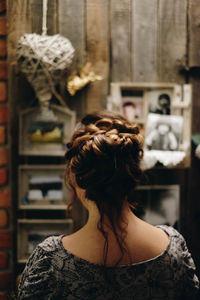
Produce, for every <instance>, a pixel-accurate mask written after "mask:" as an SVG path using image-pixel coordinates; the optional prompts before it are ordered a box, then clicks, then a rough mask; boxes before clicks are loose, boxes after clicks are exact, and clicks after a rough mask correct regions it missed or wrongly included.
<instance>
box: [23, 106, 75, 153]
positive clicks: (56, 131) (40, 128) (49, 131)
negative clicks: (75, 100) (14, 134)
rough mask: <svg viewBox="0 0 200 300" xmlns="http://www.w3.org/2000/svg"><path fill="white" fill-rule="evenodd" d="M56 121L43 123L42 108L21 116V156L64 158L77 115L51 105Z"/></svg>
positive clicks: (28, 110) (28, 111)
mask: <svg viewBox="0 0 200 300" xmlns="http://www.w3.org/2000/svg"><path fill="white" fill-rule="evenodd" d="M49 111H50V112H51V113H52V115H53V116H54V118H55V120H52V119H51V117H49V119H47V120H45V121H42V120H40V119H38V118H39V116H40V115H41V111H40V107H33V108H28V109H26V110H24V111H22V112H20V114H19V154H20V155H30V156H42V155H43V156H63V155H64V153H65V150H66V143H67V142H68V140H69V139H70V137H71V135H72V132H73V130H74V127H75V123H76V113H75V111H72V110H70V109H69V108H68V107H63V106H60V105H53V104H52V105H50V107H49Z"/></svg>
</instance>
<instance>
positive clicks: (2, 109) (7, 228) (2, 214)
mask: <svg viewBox="0 0 200 300" xmlns="http://www.w3.org/2000/svg"><path fill="white" fill-rule="evenodd" d="M6 31H7V22H6V0H0V300H3V299H7V291H8V290H9V289H10V287H11V282H12V231H11V227H12V226H11V193H10V182H9V139H8V131H9V130H8V129H9V128H8V126H9V123H8V122H9V109H8V101H7V100H8V99H7V47H6Z"/></svg>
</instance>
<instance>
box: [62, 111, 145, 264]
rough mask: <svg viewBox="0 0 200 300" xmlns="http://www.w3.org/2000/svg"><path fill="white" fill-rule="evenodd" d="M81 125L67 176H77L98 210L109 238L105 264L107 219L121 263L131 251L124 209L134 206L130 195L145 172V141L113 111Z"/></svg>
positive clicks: (69, 152) (100, 226) (71, 148)
mask: <svg viewBox="0 0 200 300" xmlns="http://www.w3.org/2000/svg"><path fill="white" fill-rule="evenodd" d="M81 124H82V125H84V128H82V129H80V130H77V131H75V132H74V134H73V136H72V138H71V140H70V142H69V143H68V144H67V147H68V150H67V151H66V154H65V158H66V162H67V171H68V172H67V173H68V175H69V177H70V173H71V172H72V173H73V174H74V175H75V179H76V183H77V185H78V186H79V187H80V188H82V189H84V190H85V196H86V198H87V199H89V200H91V201H94V202H95V203H96V205H97V207H98V210H99V213H100V221H99V223H98V229H99V230H100V231H101V233H102V234H103V236H104V238H105V247H104V263H106V258H107V251H108V238H107V233H106V232H105V231H104V227H103V222H104V217H105V216H106V217H107V218H108V220H109V221H110V225H111V227H112V230H113V232H114V234H115V237H116V240H117V242H118V245H119V247H120V249H121V254H122V256H121V257H120V259H119V261H120V260H121V258H122V257H123V255H124V252H127V249H126V246H125V244H124V238H125V235H126V230H125V227H126V225H127V224H126V221H125V220H122V215H121V214H122V208H123V205H124V203H125V201H128V203H129V204H130V206H133V205H134V203H133V199H132V198H131V197H130V195H131V192H132V191H133V189H135V187H136V184H137V183H138V180H139V178H140V175H141V173H142V172H141V169H140V166H139V164H140V160H141V158H142V155H143V151H142V141H143V139H142V137H141V135H140V134H139V129H138V127H137V126H135V125H131V124H130V123H129V122H128V121H127V120H126V119H125V118H124V117H122V116H121V115H119V114H115V113H113V112H108V111H102V112H97V113H93V114H89V115H87V116H86V117H85V118H83V119H82V121H81ZM121 224H124V226H122V225H121ZM118 232H120V233H121V234H120V235H119V234H118ZM119 261H118V262H119Z"/></svg>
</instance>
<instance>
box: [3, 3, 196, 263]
mask: <svg viewBox="0 0 200 300" xmlns="http://www.w3.org/2000/svg"><path fill="white" fill-rule="evenodd" d="M7 1H8V17H9V32H8V56H9V65H10V67H9V98H10V100H9V101H10V102H11V132H12V135H14V136H16V137H17V122H18V112H19V110H21V109H22V108H24V107H26V106H27V105H29V104H28V103H31V99H32V98H34V93H33V90H32V88H31V87H30V85H29V84H28V83H27V82H26V81H25V79H24V78H22V76H21V75H19V74H18V73H17V72H16V67H15V66H14V65H13V63H14V62H15V49H16V45H17V41H18V39H19V37H20V36H21V35H22V34H24V33H25V32H37V33H41V26H42V15H41V11H42V0H31V1H28V0H7ZM188 16H189V17H188ZM199 22H200V9H199V1H198V0H176V1H166V0H152V1H151V5H149V1H148V0H56V1H53V0H49V1H48V22H47V23H48V34H55V33H58V32H59V33H60V34H62V35H63V36H65V37H68V38H69V39H70V40H71V42H72V44H73V46H74V47H75V49H76V55H75V59H74V64H73V68H77V67H78V65H79V64H84V63H86V62H87V61H90V62H91V63H92V67H93V70H94V71H95V72H96V73H97V74H99V75H102V76H103V80H102V81H100V82H95V83H92V84H91V85H90V86H89V87H87V88H86V89H84V90H83V91H81V92H78V93H77V95H76V96H75V97H70V96H69V94H68V93H67V92H66V89H65V82H62V83H61V93H62V95H63V97H65V99H66V102H67V104H68V105H69V107H70V108H71V109H74V110H76V112H77V118H78V119H80V118H81V117H82V116H83V115H84V114H85V113H86V112H91V111H93V110H99V109H101V108H105V106H106V99H107V95H108V94H109V89H110V82H112V81H115V82H116V81H136V82H139V81H143V82H145V81H146V82H148V81H149V82H177V83H181V84H183V83H185V82H191V83H192V84H193V86H194V98H193V126H192V130H193V132H198V131H199V128H200V118H199V113H200V104H199V103H200V101H199V93H200V90H199V86H200V85H199V76H198V75H199V73H200V72H199V73H198V72H197V71H195V70H196V69H198V68H199V66H200V54H199V53H200V52H199V44H200V38H199V37H200V27H199ZM184 67H187V71H186V72H183V69H184ZM190 67H191V68H192V69H191V70H193V71H191V70H190ZM194 69H195V70H194ZM188 70H189V71H188ZM195 74H196V75H195ZM14 108H15V109H14ZM13 149H14V152H13V157H14V155H16V153H17V138H15V139H13ZM192 161H193V163H192V168H191V169H190V170H189V171H188V170H185V171H184V170H169V171H156V172H155V171H150V172H149V174H150V178H151V179H150V180H151V183H153V184H159V183H161V184H163V183H165V184H173V183H174V184H180V186H181V203H182V206H181V207H182V217H181V219H182V232H183V233H184V234H185V236H186V238H187V240H188V242H189V247H190V248H191V251H192V253H193V254H194V258H195V261H197V263H198V266H200V258H199V257H198V253H199V251H200V237H199V234H198V231H197V228H198V230H199V227H200V225H199V224H200V222H199V221H197V219H198V220H200V217H199V215H200V207H199V204H197V201H196V198H197V195H198V193H200V188H199V184H198V178H199V175H200V168H199V167H200V163H199V161H197V159H195V158H194V156H193V160H192ZM16 165H17V158H13V189H14V190H15V188H14V187H15V185H16V182H15V180H14V176H15V175H16V174H15V169H16ZM194 176H195V177H196V179H194ZM194 214H196V219H195V220H196V221H194V222H191V220H193V219H194V218H193V216H194ZM198 214H199V215H198Z"/></svg>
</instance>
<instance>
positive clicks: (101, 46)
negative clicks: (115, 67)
mask: <svg viewBox="0 0 200 300" xmlns="http://www.w3.org/2000/svg"><path fill="white" fill-rule="evenodd" d="M86 15H87V19H86V47H87V61H89V62H91V63H92V69H93V71H94V72H95V73H96V74H98V75H101V76H102V77H103V80H102V81H96V82H94V83H92V84H90V86H89V88H88V91H87V105H86V111H87V112H91V111H94V110H99V109H101V108H102V107H105V106H106V101H107V94H108V77H109V1H108V0H96V1H94V0H86Z"/></svg>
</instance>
